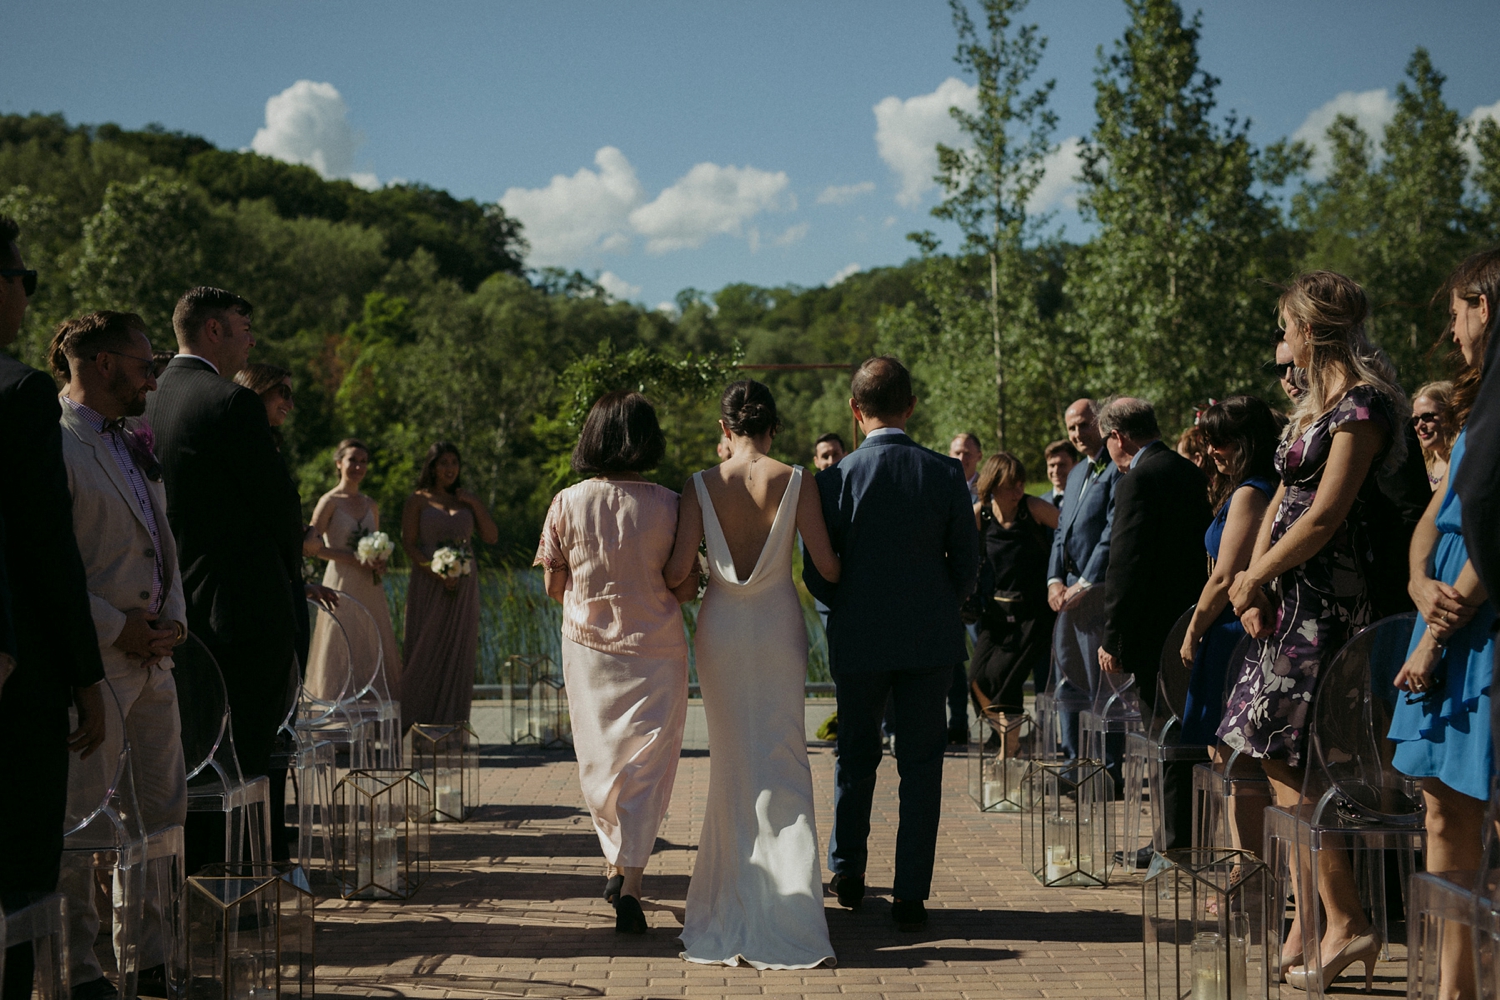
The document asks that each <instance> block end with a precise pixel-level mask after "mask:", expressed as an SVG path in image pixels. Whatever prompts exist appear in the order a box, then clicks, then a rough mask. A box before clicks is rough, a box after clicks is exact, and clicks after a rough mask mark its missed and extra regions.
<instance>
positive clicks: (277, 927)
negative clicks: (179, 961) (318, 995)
mask: <svg viewBox="0 0 1500 1000" xmlns="http://www.w3.org/2000/svg"><path fill="white" fill-rule="evenodd" d="M313 902H314V901H313V895H312V891H311V890H310V889H309V888H308V885H307V873H306V872H304V871H303V870H302V868H301V866H299V865H297V864H296V863H295V862H284V861H283V862H268V863H262V864H253V863H252V864H222V865H220V864H215V865H208V866H207V867H205V868H204V869H203V870H202V871H201V872H199V873H198V874H197V875H193V876H191V877H189V878H188V880H187V899H186V901H185V904H184V909H185V911H186V916H187V984H188V987H187V996H188V1000H199V998H202V1000H262V998H265V1000H270V998H274V997H302V998H304V1000H312V996H313Z"/></svg>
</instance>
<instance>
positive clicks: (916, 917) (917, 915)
mask: <svg viewBox="0 0 1500 1000" xmlns="http://www.w3.org/2000/svg"><path fill="white" fill-rule="evenodd" d="M891 919H892V920H894V921H895V922H896V930H898V931H919V930H921V929H922V928H924V927H926V926H927V907H926V906H924V905H922V901H921V900H920V899H898V900H896V901H895V902H893V903H892V904H891Z"/></svg>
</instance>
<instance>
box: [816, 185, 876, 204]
mask: <svg viewBox="0 0 1500 1000" xmlns="http://www.w3.org/2000/svg"><path fill="white" fill-rule="evenodd" d="M874 190H875V182H874V181H860V182H859V183H858V184H839V185H835V184H830V185H828V186H827V187H826V188H824V189H823V191H822V193H821V194H819V195H818V204H819V205H847V204H849V202H851V201H853V200H854V199H855V198H858V197H859V196H860V195H865V194H869V193H870V192H871V191H874Z"/></svg>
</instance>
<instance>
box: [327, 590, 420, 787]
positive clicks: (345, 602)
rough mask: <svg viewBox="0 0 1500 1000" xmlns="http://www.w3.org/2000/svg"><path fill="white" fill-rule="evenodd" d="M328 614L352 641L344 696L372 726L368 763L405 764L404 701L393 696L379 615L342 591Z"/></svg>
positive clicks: (349, 708)
mask: <svg viewBox="0 0 1500 1000" xmlns="http://www.w3.org/2000/svg"><path fill="white" fill-rule="evenodd" d="M327 614H329V615H331V616H332V617H333V618H336V619H337V620H338V622H339V624H340V625H341V626H342V627H343V633H344V638H345V639H346V640H347V641H348V643H349V666H350V682H349V692H348V694H347V695H346V696H345V697H344V699H343V702H344V706H345V708H344V710H345V711H346V712H347V713H348V714H349V715H350V716H351V717H353V718H356V719H358V720H359V724H360V725H361V726H371V727H373V730H372V731H371V732H370V733H369V735H368V737H367V738H368V739H369V741H370V746H369V759H370V760H372V761H373V763H372V764H370V765H368V766H371V767H376V768H395V767H400V766H401V747H402V728H401V703H400V702H399V701H397V700H396V699H394V698H392V697H391V692H390V684H389V682H388V680H387V674H388V671H389V669H390V665H389V664H387V663H386V662H385V644H384V643H383V642H381V641H380V627H379V626H378V625H377V624H376V622H375V616H374V615H372V614H371V613H370V609H369V608H367V607H365V606H364V605H363V604H361V603H360V602H359V601H358V600H356V599H355V598H353V597H351V596H349V595H348V594H346V593H343V592H342V591H340V592H339V603H338V607H336V608H334V609H333V610H332V611H328V612H327Z"/></svg>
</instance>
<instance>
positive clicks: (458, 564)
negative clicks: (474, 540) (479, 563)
mask: <svg viewBox="0 0 1500 1000" xmlns="http://www.w3.org/2000/svg"><path fill="white" fill-rule="evenodd" d="M432 571H433V572H434V573H436V574H437V575H438V576H440V577H442V578H443V579H444V580H457V579H458V578H459V577H463V576H468V575H469V574H470V573H472V572H473V571H474V558H473V556H471V555H470V554H469V550H468V548H467V547H466V546H463V545H444V546H443V547H442V548H440V549H438V550H437V551H436V552H434V553H433V554H432Z"/></svg>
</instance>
